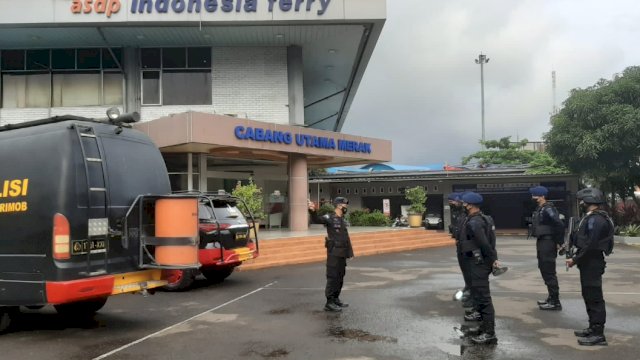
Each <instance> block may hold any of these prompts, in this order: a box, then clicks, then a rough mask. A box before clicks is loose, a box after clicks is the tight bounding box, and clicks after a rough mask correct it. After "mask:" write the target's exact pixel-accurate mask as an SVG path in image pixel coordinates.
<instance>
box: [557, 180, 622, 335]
mask: <svg viewBox="0 0 640 360" xmlns="http://www.w3.org/2000/svg"><path fill="white" fill-rule="evenodd" d="M576 195H577V198H578V201H579V202H580V206H581V207H582V209H583V210H584V211H585V215H584V216H583V217H582V218H581V219H580V223H579V224H578V229H577V231H576V232H575V233H574V234H572V235H573V236H572V245H573V246H574V247H575V248H576V249H577V251H576V252H575V253H574V254H572V256H571V258H569V259H567V266H569V267H572V266H574V265H578V269H579V270H580V286H581V288H582V298H583V299H584V304H585V306H586V308H587V315H588V316H589V327H588V328H586V329H584V330H576V331H575V332H574V334H575V335H576V336H577V337H578V343H579V344H580V345H607V339H606V338H605V336H604V324H605V322H606V319H607V311H606V308H605V302H604V297H603V296H602V274H604V268H605V267H606V262H605V260H604V255H609V254H611V252H612V250H613V234H614V225H613V221H611V218H610V217H609V215H608V214H607V213H606V212H605V211H603V210H602V209H601V207H600V206H601V204H604V203H605V197H604V194H603V193H602V191H600V190H599V189H596V188H587V189H582V190H580V191H578V193H577V194H576Z"/></svg>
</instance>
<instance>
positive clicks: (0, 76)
mask: <svg viewBox="0 0 640 360" xmlns="http://www.w3.org/2000/svg"><path fill="white" fill-rule="evenodd" d="M385 18H386V2H385V0H22V1H17V2H7V1H3V2H0V125H5V124H11V123H17V122H23V121H28V120H34V119H41V118H48V117H52V116H56V115H64V114H73V115H80V116H86V117H104V114H105V111H106V110H107V109H108V108H110V107H114V106H115V107H118V108H119V109H120V110H121V111H123V112H133V111H136V112H139V113H140V114H141V118H142V123H141V124H139V125H138V128H139V129H140V130H142V131H146V132H147V133H148V134H149V135H150V136H151V137H152V139H154V141H155V142H156V144H157V145H158V146H159V147H160V149H161V151H162V152H163V154H164V156H165V160H166V163H167V168H168V170H169V173H170V178H171V182H172V186H173V188H174V190H200V191H216V190H218V189H226V190H227V191H229V190H231V189H232V188H233V186H235V184H236V183H237V181H239V180H240V181H243V180H244V181H246V180H247V179H248V178H250V177H251V178H253V179H254V180H255V181H256V183H258V185H259V186H261V187H262V188H263V190H264V192H265V199H267V198H268V197H267V196H266V195H269V194H272V193H274V192H276V191H278V192H279V193H281V194H283V195H284V196H285V198H286V199H287V200H286V205H287V206H285V210H284V211H285V212H286V215H285V219H286V220H285V221H284V222H285V225H288V226H289V227H290V228H292V229H294V230H299V229H304V228H306V226H307V221H306V210H304V209H306V201H307V198H308V193H309V191H308V183H307V180H308V178H307V173H308V170H309V169H311V168H314V167H328V166H336V165H347V164H358V163H368V162H372V161H389V160H391V143H390V142H389V141H385V140H380V139H371V138H362V137H359V136H352V135H346V134H342V133H340V129H341V128H342V125H343V124H344V122H345V120H346V117H347V114H348V111H349V107H350V105H351V102H352V101H353V98H354V96H355V93H356V91H357V89H358V85H359V83H360V80H361V79H362V76H363V74H364V72H365V69H366V66H367V63H368V61H369V58H370V56H371V54H372V52H373V51H374V48H375V45H376V42H377V40H378V37H379V36H380V33H381V31H382V28H383V25H384V22H385ZM266 210H269V209H266Z"/></svg>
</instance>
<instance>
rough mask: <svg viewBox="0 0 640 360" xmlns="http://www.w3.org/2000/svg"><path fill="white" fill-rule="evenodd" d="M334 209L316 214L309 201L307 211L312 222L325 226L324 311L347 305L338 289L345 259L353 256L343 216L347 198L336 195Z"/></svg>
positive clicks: (335, 309)
mask: <svg viewBox="0 0 640 360" xmlns="http://www.w3.org/2000/svg"><path fill="white" fill-rule="evenodd" d="M333 205H334V206H335V210H334V213H333V214H327V215H324V216H318V213H317V212H316V208H315V205H314V204H313V202H311V201H309V213H310V214H311V219H312V221H313V222H314V223H319V224H324V225H325V226H326V228H327V237H326V240H325V247H326V248H327V285H326V288H325V296H326V297H327V303H326V304H325V306H324V310H325V311H333V312H339V311H342V308H345V307H347V306H349V305H348V304H346V303H344V302H342V301H341V300H340V291H341V290H342V285H343V282H344V276H345V273H346V268H347V259H349V258H352V257H353V248H352V247H351V239H350V238H349V232H348V231H347V223H346V221H345V219H344V216H345V215H346V213H347V207H348V205H349V200H347V199H346V198H343V197H337V198H335V199H334V200H333Z"/></svg>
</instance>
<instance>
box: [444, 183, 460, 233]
mask: <svg viewBox="0 0 640 360" xmlns="http://www.w3.org/2000/svg"><path fill="white" fill-rule="evenodd" d="M460 195H461V194H460V193H457V192H452V193H450V194H449V195H447V201H448V202H449V208H450V209H451V224H449V234H451V237H452V238H454V239H455V238H456V227H457V225H458V218H459V216H460V213H463V211H462V203H461V202H460Z"/></svg>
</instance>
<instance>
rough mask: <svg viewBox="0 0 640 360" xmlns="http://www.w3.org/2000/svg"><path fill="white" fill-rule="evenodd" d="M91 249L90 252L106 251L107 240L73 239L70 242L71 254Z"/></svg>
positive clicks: (84, 252)
mask: <svg viewBox="0 0 640 360" xmlns="http://www.w3.org/2000/svg"><path fill="white" fill-rule="evenodd" d="M89 251H91V252H92V253H103V252H105V251H107V242H106V240H104V239H91V240H89V241H84V240H74V241H73V242H72V244H71V254H72V255H81V254H86V253H87V252H89Z"/></svg>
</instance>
